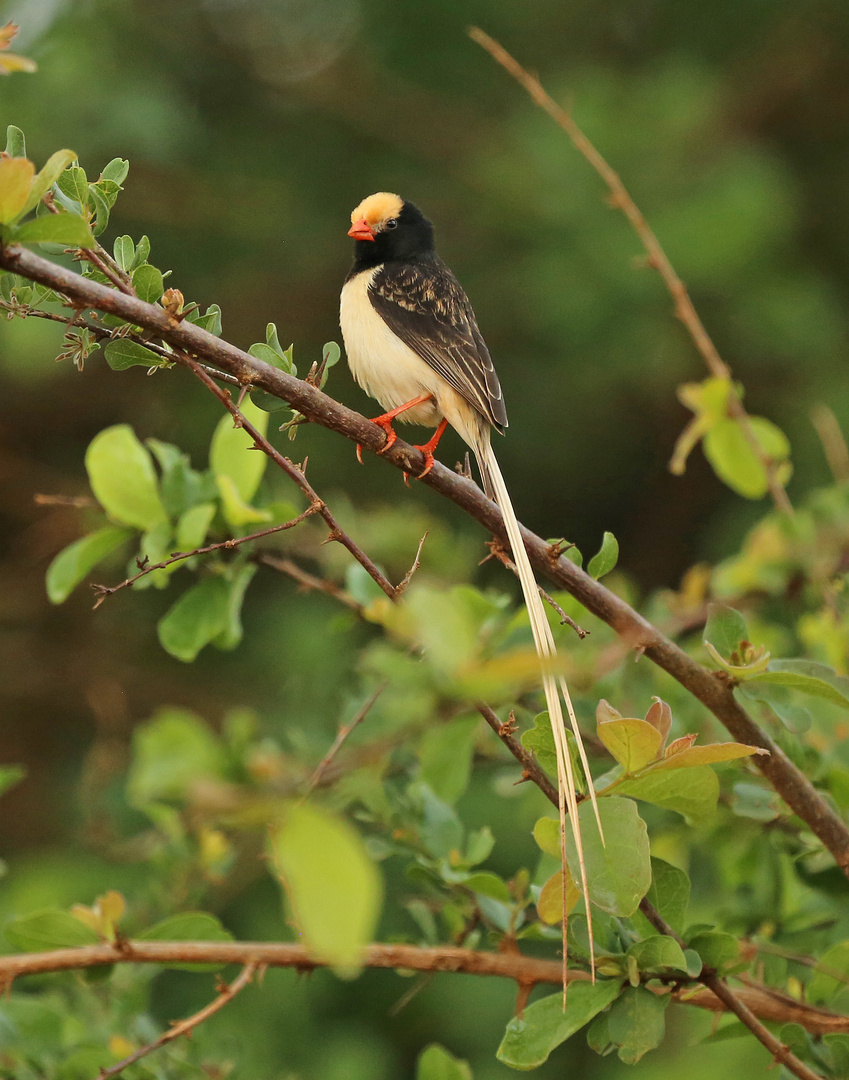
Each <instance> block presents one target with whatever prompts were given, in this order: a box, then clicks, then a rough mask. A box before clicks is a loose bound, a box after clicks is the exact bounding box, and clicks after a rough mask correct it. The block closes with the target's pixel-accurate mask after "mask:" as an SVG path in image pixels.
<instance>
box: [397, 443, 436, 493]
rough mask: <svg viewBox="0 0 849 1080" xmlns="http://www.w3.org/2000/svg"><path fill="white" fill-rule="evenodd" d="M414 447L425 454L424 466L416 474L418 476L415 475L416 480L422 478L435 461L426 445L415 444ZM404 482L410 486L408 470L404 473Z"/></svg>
mask: <svg viewBox="0 0 849 1080" xmlns="http://www.w3.org/2000/svg"><path fill="white" fill-rule="evenodd" d="M415 449H416V450H421V452H422V453H423V454H424V456H425V467H424V468H423V469H422V471H421V472H420V473H419V474H418V476H416V480H424V478H425V477H426V476H427V474H428V473H429V472H430V470H431V469H432V468H433V464H434V462H435V461H436V458H435V457H434V456H433V451H432V450H431V449H430V447H428V446H416V448H415ZM404 483H405V484H406V485H407V487H409V486H410V474H409V473H408V472H405V473H404Z"/></svg>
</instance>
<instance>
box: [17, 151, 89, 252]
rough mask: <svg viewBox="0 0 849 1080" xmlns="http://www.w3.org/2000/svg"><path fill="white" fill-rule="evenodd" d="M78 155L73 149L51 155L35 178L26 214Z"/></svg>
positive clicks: (25, 209) (25, 210)
mask: <svg viewBox="0 0 849 1080" xmlns="http://www.w3.org/2000/svg"><path fill="white" fill-rule="evenodd" d="M76 157H77V155H76V154H75V153H74V151H73V150H57V151H56V153H55V154H51V155H50V157H49V158H48V159H47V162H46V163H45V165H44V167H43V168H42V169H41V170H40V171H39V172H38V174H37V175H36V176H35V178H34V179H33V182H32V185H31V187H30V189H29V194H28V196H27V201H26V203H25V204H24V209H23V213H24V214H28V213H29V212H30V210H32V209H33V208H34V207H36V206H37V205H38V203H39V202H40V201H41V198H42V196H43V195H46V194H47V192H48V191H49V190H50V189H51V188H52V187H53V185H54V184H55V183H56V181H57V180H58V179H59V177H60V176H61V175H62V173H63V172H64V171H65V169H67V168H68V166H69V165H70V164H71V162H72V161H75V160H76ZM86 246H87V247H88V246H90V245H86Z"/></svg>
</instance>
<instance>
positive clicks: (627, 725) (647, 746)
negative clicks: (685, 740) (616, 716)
mask: <svg viewBox="0 0 849 1080" xmlns="http://www.w3.org/2000/svg"><path fill="white" fill-rule="evenodd" d="M597 731H598V737H599V739H601V741H602V742H603V743H604V745H605V746H606V747H607V749H608V750H609V751H610V753H611V754H612V755H613V756H614V758H616V760H617V761H618V762H619V764H620V765H621V766H622V768H623V769H624V770H625V772H626V774H627V773H634V772H639V770H640V769H643V768H645V766H646V765H649V764H650V763H651V762H652V761H655V760H656V759H657V758H658V756H659V755H660V749H661V745H662V743H663V736H662V735H661V733H660V732H659V731H658V730H657V728H656V727H654V726H653V725H652V724H650V723H648V721H646V720H636V719H622V720H607V721H605V723H603V724H599V725H598V728H597Z"/></svg>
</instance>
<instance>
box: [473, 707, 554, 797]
mask: <svg viewBox="0 0 849 1080" xmlns="http://www.w3.org/2000/svg"><path fill="white" fill-rule="evenodd" d="M475 708H476V709H477V710H478V712H479V713H480V714H481V716H482V717H483V718H484V720H486V722H487V723H488V724H489V726H490V727H491V728H492V730H493V731H494V732H495V734H496V735H497V736H498V738H499V739H501V741H502V742H503V743H504V745H505V746H506V747H507V749H508V750H509V751H510V753H511V754H512V755H513V757H514V758H515V759H516V760H517V761H518V762H519V764H520V765H521V766H522V779H523V780H533V782H534V783H535V784H536V786H537V787H538V788H539V789H540V791H541V792H542V793H543V795H545V797H546V799H548V801H549V802H551V803H554V805H555V806H558V807H559V805H560V804H559V801H558V797H557V788H556V787H555V786H554V784H552V782H551V781H550V780H549V779H548V776H547V775H546V773H545V770H544V769H543V767H542V766H541V765H540V763H539V761H538V760H537V756H536V754H532V753H531V752H530V751H529V750H526V749H525V748H524V746H522V744H521V743H520V742H519V740H518V739H516V738H514V737H513V732H514V731H515V730H516V723H515V720H514V717H513V714H512V713H510V719H509V720H508V721H507V723H506V724H504V723H502V722H501V721H500V720H499V719H498V716H497V715H496V713H495V711H494V710H493V709H491V708H490V706H489V705H487V704H486V703H485V702H483V701H479V702H477V704H476V705H475Z"/></svg>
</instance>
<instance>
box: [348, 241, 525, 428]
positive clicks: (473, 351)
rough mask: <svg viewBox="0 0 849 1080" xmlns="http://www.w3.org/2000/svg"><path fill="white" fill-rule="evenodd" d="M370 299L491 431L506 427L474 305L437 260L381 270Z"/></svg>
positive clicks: (493, 373) (390, 266)
mask: <svg viewBox="0 0 849 1080" xmlns="http://www.w3.org/2000/svg"><path fill="white" fill-rule="evenodd" d="M369 298H370V300H371V302H372V305H373V307H374V309H375V310H376V311H377V313H378V314H379V315H380V317H381V318H382V319H383V321H384V322H385V323H386V324H387V326H388V327H389V328H390V330H392V332H393V333H394V334H396V335H397V336H398V337H399V338H400V339H401V340H402V341H403V342H404V344H405V345H408V346H409V347H410V348H411V349H412V350H413V352H414V353H416V354H417V355H418V356H420V357H421V358H422V360H424V361H425V363H427V364H429V365H430V367H432V368H433V369H434V371H436V372H437V373H438V374H439V375H441V376H442V378H443V379H445V381H446V382H447V383H449V384H450V385H451V386H452V387H453V388H454V389H455V390H456V391H457V393H458V394H460V395H461V396H462V397H463V398H465V399H466V401H468V403H469V404H470V405H472V406H473V407H474V408H475V409H477V410H478V412H479V413H480V414H481V415H482V416H483V417H485V418H486V419H487V420H488V421H489V423H490V424H492V425H493V427H495V428H497V429H498V430H499V431H500V430H501V429H502V428H505V427H507V411H506V409H505V408H504V398H503V396H502V394H501V386H500V384H499V382H498V376H497V375H496V374H495V368H494V367H493V363H492V358H491V357H490V355H489V350H488V349H487V347H486V345H485V343H484V340H483V338H482V337H481V333H480V330H478V324H477V322H476V320H475V313H474V311H472V305H471V304H470V303H469V299H468V297H467V296H466V294H465V293H464V292H463V288H462V286H461V285H460V282H459V281H458V280H457V279H456V278H455V277H454V275H453V274H452V273H451V271H450V270H449V269H448V267H447V266H446V265H445V264H444V263H443V262H442V261H441V260H439V259H435V260H433V261H428V262H426V263H387V264H385V265H384V266H383V267H382V268H381V269H380V270H379V271H378V272H377V273H376V274H375V276H374V279H373V281H372V283H371V285H370V286H369Z"/></svg>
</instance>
